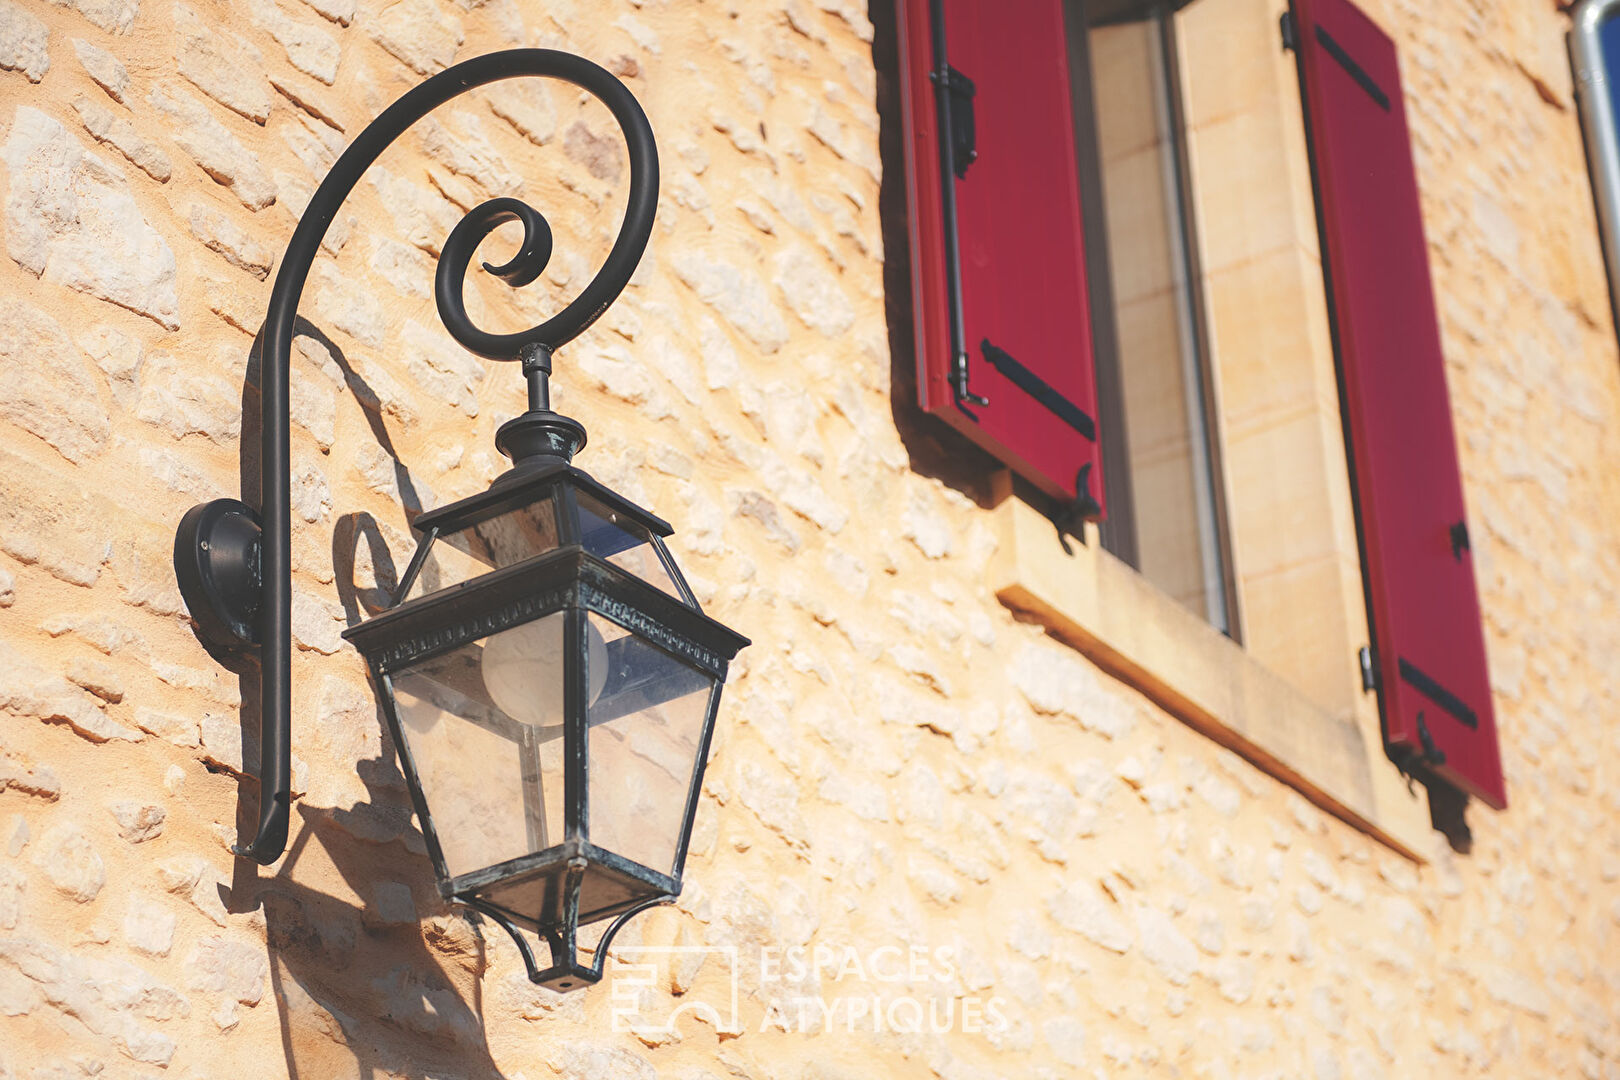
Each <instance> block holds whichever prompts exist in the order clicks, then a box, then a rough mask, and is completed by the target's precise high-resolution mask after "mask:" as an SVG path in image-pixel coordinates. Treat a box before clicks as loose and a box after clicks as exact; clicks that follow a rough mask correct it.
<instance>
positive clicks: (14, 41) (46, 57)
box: [0, 0, 51, 83]
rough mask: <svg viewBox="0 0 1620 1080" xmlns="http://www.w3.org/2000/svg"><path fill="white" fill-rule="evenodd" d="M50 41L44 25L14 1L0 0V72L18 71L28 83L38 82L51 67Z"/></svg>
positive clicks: (48, 32)
mask: <svg viewBox="0 0 1620 1080" xmlns="http://www.w3.org/2000/svg"><path fill="white" fill-rule="evenodd" d="M49 39H50V31H49V30H48V29H46V26H45V24H44V23H42V22H40V21H39V20H38V19H36V18H34V16H32V15H30V14H29V13H28V12H26V11H24V10H23V9H22V8H21V7H19V6H17V4H16V3H15V2H14V0H0V68H4V69H6V70H7V71H20V72H22V73H23V74H24V75H26V76H28V81H29V82H34V83H37V82H39V80H41V79H43V78H44V77H45V72H47V71H49V70H50V67H51V55H50V51H49V49H48V47H47V46H48V44H49Z"/></svg>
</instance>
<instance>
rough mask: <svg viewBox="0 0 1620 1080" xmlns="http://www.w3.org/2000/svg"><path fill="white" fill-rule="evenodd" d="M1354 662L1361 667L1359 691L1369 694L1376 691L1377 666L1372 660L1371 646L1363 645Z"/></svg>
mask: <svg viewBox="0 0 1620 1080" xmlns="http://www.w3.org/2000/svg"><path fill="white" fill-rule="evenodd" d="M1356 662H1357V663H1358V664H1359V665H1360V666H1361V691H1362V693H1365V694H1370V693H1372V692H1373V691H1374V690H1377V689H1378V665H1377V663H1375V662H1374V660H1373V651H1372V646H1371V645H1363V646H1362V647H1361V648H1360V650H1358V651H1357V652H1356Z"/></svg>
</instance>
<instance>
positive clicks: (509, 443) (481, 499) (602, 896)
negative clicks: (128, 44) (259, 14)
mask: <svg viewBox="0 0 1620 1080" xmlns="http://www.w3.org/2000/svg"><path fill="white" fill-rule="evenodd" d="M519 76H544V77H551V78H556V79H561V80H563V81H566V82H569V83H572V84H574V85H576V86H579V87H581V88H582V89H584V90H586V91H588V92H589V93H591V94H593V95H594V96H595V97H597V98H598V99H599V100H601V101H602V102H603V103H604V104H605V105H606V106H607V107H608V109H609V110H610V111H611V112H612V114H613V116H614V117H615V119H616V120H617V121H618V123H619V126H620V128H621V130H622V131H623V133H624V136H625V142H626V144H627V147H628V149H629V157H630V191H629V197H628V200H627V205H626V209H625V219H624V223H623V225H622V227H621V229H620V232H619V235H618V237H617V238H616V240H615V242H614V245H613V248H612V250H611V251H610V252H609V254H608V257H607V260H606V262H605V263H604V265H603V267H602V269H601V271H600V272H599V273H598V274H597V276H596V277H595V278H594V279H593V280H592V281H591V282H590V283H589V284H588V285H587V286H586V287H585V289H584V290H583V292H581V294H580V295H579V296H578V297H576V298H575V299H574V300H573V301H572V302H571V303H569V304H568V305H567V306H566V307H565V308H564V309H563V310H562V311H561V312H559V313H558V314H557V315H555V316H553V317H552V318H551V319H549V320H547V321H546V322H544V323H542V324H541V325H539V326H537V327H534V328H532V329H530V330H528V331H524V332H522V333H514V334H491V333H488V332H486V331H484V330H482V329H480V328H479V327H477V326H475V325H474V324H473V322H472V321H471V320H470V319H469V318H468V316H467V311H466V307H465V305H464V303H463V300H462V288H463V282H464V278H465V275H466V272H467V270H468V268H469V267H470V265H471V262H472V259H473V256H474V254H475V252H476V250H477V248H478V245H479V243H480V242H481V241H482V240H483V239H484V238H485V237H486V236H488V235H489V233H490V232H492V231H493V230H494V229H496V228H497V227H499V226H500V225H502V224H505V223H507V222H513V221H515V222H519V223H521V224H522V226H523V243H522V246H521V248H520V249H519V251H518V252H517V254H516V255H514V256H513V257H512V258H511V259H509V260H508V261H507V262H506V263H504V264H502V265H499V266H492V265H490V264H488V263H485V264H484V269H485V270H486V271H488V272H489V273H491V274H494V275H495V276H497V277H499V278H501V279H502V280H504V281H506V282H507V283H508V284H509V285H511V286H513V287H521V286H523V285H527V284H529V283H530V282H532V281H534V280H535V278H537V277H538V276H539V274H540V273H541V271H542V270H543V269H544V267H545V265H546V262H547V260H548V259H549V258H550V255H551V247H552V239H551V229H550V226H549V225H548V224H547V222H546V220H545V218H544V217H543V216H541V214H540V213H539V212H538V211H536V210H534V209H533V208H531V207H529V206H527V205H526V204H524V203H522V202H520V201H518V200H516V199H511V198H500V199H493V200H490V201H489V202H486V203H483V204H481V205H479V206H477V207H474V208H473V209H472V210H471V211H469V212H468V213H467V215H466V216H465V217H464V218H463V219H462V220H461V221H460V222H459V223H458V224H457V225H456V226H455V228H454V229H453V230H452V231H451V233H450V236H449V237H448V238H447V239H446V240H445V242H444V246H443V252H442V254H441V256H440V258H439V265H438V271H437V275H436V280H435V299H436V301H437V305H438V310H439V315H440V318H441V319H442V320H443V322H444V325H445V328H446V329H447V330H448V331H449V332H450V334H451V336H453V337H454V338H455V339H456V340H457V341H458V342H460V343H461V344H462V345H463V346H464V347H466V348H467V349H468V350H470V351H471V352H473V353H476V354H477V355H479V356H483V357H486V358H488V359H493V360H509V361H519V362H520V363H521V365H522V370H523V373H524V376H525V379H526V380H527V383H528V406H529V407H528V411H527V412H525V413H523V414H522V415H521V416H518V417H516V418H515V419H512V420H509V421H508V422H507V423H505V424H503V425H502V426H501V428H500V430H499V431H498V432H497V433H496V437H495V441H496V446H497V447H498V448H499V449H500V451H501V452H502V453H503V454H505V455H506V456H507V457H508V458H510V459H511V462H512V468H511V469H510V470H508V471H507V472H506V473H504V474H502V475H501V476H500V477H498V478H496V480H495V482H494V483H493V484H492V485H491V486H490V488H489V490H488V491H485V492H482V493H480V494H477V495H474V496H471V497H470V498H466V499H462V500H460V501H459V502H455V503H452V504H449V505H447V506H443V507H439V508H437V509H435V510H432V511H430V512H427V513H423V514H419V515H417V516H416V518H415V520H414V521H413V522H412V526H413V528H414V529H415V531H416V532H417V533H418V535H419V537H420V543H419V546H418V548H417V550H416V553H415V555H414V556H413V557H412V559H411V561H410V564H409V565H408V566H407V568H406V569H405V572H404V574H403V575H402V579H401V582H400V586H399V588H398V590H396V592H395V593H394V595H393V596H392V597H390V598H389V600H390V606H389V609H388V610H387V611H385V612H384V613H382V614H380V615H378V616H377V617H375V618H373V619H370V620H368V621H365V622H362V623H360V624H359V625H357V626H353V627H351V628H350V629H349V630H348V631H346V632H345V634H344V636H345V637H346V638H348V639H349V640H350V641H351V642H352V643H353V644H354V645H355V646H356V647H357V648H358V649H359V650H360V652H361V653H362V655H363V656H364V657H365V659H366V661H367V664H368V667H369V668H370V672H371V676H372V682H373V685H374V686H375V688H376V692H377V697H378V700H379V702H380V704H381V707H382V710H383V713H384V715H385V717H386V718H387V721H388V727H389V731H390V733H391V734H392V736H393V740H394V744H395V746H396V748H397V751H398V754H399V758H400V764H401V768H402V771H403V772H404V774H405V778H406V781H407V785H408V787H409V790H410V795H411V802H412V804H413V806H414V808H415V811H416V815H417V818H418V820H419V822H420V824H421V828H422V833H423V837H424V839H425V840H426V844H427V848H428V854H429V857H430V858H431V860H432V862H433V865H434V869H435V872H436V874H437V877H438V885H439V890H440V892H441V894H442V895H443V896H444V897H445V898H446V899H447V900H453V901H457V902H459V903H462V904H465V905H467V906H469V907H471V908H473V909H475V910H477V911H480V912H482V913H484V914H485V915H488V916H489V917H490V918H492V919H493V920H495V921H496V922H497V923H499V924H500V925H501V926H502V927H504V928H505V929H506V930H507V931H508V932H509V933H510V934H511V936H512V940H513V941H514V942H515V943H516V944H517V945H518V948H519V949H520V951H521V952H522V953H523V958H524V962H525V964H526V966H527V968H528V970H529V976H530V978H531V979H532V980H533V981H535V982H536V983H539V984H541V985H544V986H549V987H551V988H553V989H558V990H568V989H574V988H577V987H579V986H583V985H586V984H589V983H592V982H595V981H597V980H598V979H600V978H601V974H602V965H603V963H604V962H605V959H606V956H607V947H608V943H609V942H610V941H611V939H612V936H613V934H614V933H615V932H616V931H617V929H618V928H619V927H620V926H622V925H623V923H624V921H625V920H627V919H628V918H630V917H631V916H632V915H634V914H635V913H636V912H638V911H640V910H642V909H643V908H645V907H647V906H649V905H651V904H656V903H661V902H666V901H668V900H670V899H672V898H673V897H674V896H676V895H677V894H678V893H679V892H680V888H681V874H682V870H683V868H684V865H685V859H686V846H687V841H688V839H689V837H690V835H691V830H692V820H693V816H694V814H695V812H696V807H697V798H698V793H699V790H700V788H701V783H702V776H703V768H704V763H705V760H706V758H707V753H708V746H709V740H710V735H711V733H712V730H713V725H714V718H715V714H716V712H717V710H718V707H719V700H720V689H721V686H722V684H723V683H724V681H725V675H726V668H727V665H728V664H729V663H730V661H731V659H732V658H733V657H734V656H735V655H736V653H737V651H738V650H739V649H741V648H742V647H743V646H745V645H747V644H748V642H747V640H746V639H745V638H743V637H741V636H740V635H738V634H736V633H735V632H733V631H732V630H730V629H728V628H726V627H725V626H722V625H721V624H720V623H718V622H715V621H714V620H713V619H711V618H709V617H708V616H706V615H704V614H703V612H702V610H701V609H700V607H699V605H698V603H697V600H696V599H695V598H694V597H693V595H692V592H691V590H690V589H689V588H688V587H687V586H686V583H685V581H684V579H683V578H682V576H681V573H680V570H679V568H678V567H677V566H676V565H675V562H674V560H673V558H672V557H671V556H670V553H669V551H668V549H667V548H666V547H665V545H664V537H666V536H668V535H670V533H671V531H672V530H671V528H670V526H669V525H668V524H666V523H665V522H664V521H662V520H661V519H659V518H658V517H656V516H654V515H653V514H650V513H648V512H647V511H646V510H643V509H641V508H640V507H638V506H636V505H635V504H634V503H632V502H630V501H629V500H627V499H625V498H624V497H622V496H620V495H618V494H617V493H615V492H613V491H612V490H610V489H608V488H606V487H604V486H603V485H601V484H599V483H597V482H596V481H595V480H593V479H592V478H591V477H590V476H589V475H587V474H586V473H584V472H582V471H581V470H579V469H578V468H576V467H575V466H574V465H573V464H572V459H573V456H574V454H575V453H577V452H578V451H579V450H580V449H581V448H583V447H584V445H585V441H586V434H585V429H584V428H583V427H582V426H581V425H580V424H579V423H578V422H577V421H575V420H572V419H570V418H568V417H565V416H562V415H560V414H558V413H556V412H554V411H552V409H551V402H550V387H549V380H550V376H551V368H552V354H553V352H554V350H556V349H558V348H560V347H561V346H563V345H565V344H566V343H568V342H569V341H571V340H573V339H574V338H575V337H576V336H578V335H579V334H580V333H581V332H582V331H584V330H585V329H586V328H587V327H588V326H590V325H591V323H593V322H594V321H595V320H596V319H597V318H599V317H600V316H601V314H602V313H603V312H604V311H605V310H606V309H607V307H608V306H609V305H610V304H611V303H612V302H613V300H614V299H615V298H616V297H617V296H618V295H619V293H620V292H621V291H622V290H623V288H624V286H625V285H626V284H627V283H628V281H629V279H630V276H631V274H632V273H633V272H634V270H635V267H636V263H637V262H638V261H639V260H640V257H641V254H642V252H643V251H644V250H645V248H646V244H647V239H648V237H649V236H650V234H651V231H652V221H653V214H654V211H655V209H656V204H657V196H658V160H657V151H656V148H655V146H654V143H653V136H652V129H651V127H650V126H649V125H648V123H647V118H646V115H645V114H644V113H643V112H642V110H641V107H640V106H639V105H638V104H637V103H636V101H635V98H634V97H633V96H632V95H631V94H630V92H629V91H628V90H627V89H626V88H625V87H624V85H623V84H622V83H620V82H619V81H618V80H617V79H615V78H614V77H613V76H612V75H610V74H609V73H608V72H607V71H605V70H603V69H602V68H600V67H597V66H596V65H595V64H592V63H590V62H588V61H586V60H583V59H581V58H579V57H576V56H572V55H569V54H567V53H561V52H555V51H552V50H547V49H514V50H508V51H505V52H499V53H491V54H489V55H486V56H481V57H477V58H475V59H472V60H468V61H466V62H464V63H461V64H458V65H456V66H455V67H452V68H449V69H447V70H446V71H444V72H442V73H440V74H439V75H436V76H434V77H433V78H431V79H429V80H427V81H426V82H424V83H422V84H421V85H420V86H418V87H416V88H415V89H413V90H411V91H409V92H407V93H406V94H405V95H404V96H403V97H401V98H400V99H399V100H398V101H397V102H395V103H394V104H393V105H391V106H389V108H387V109H386V110H384V112H383V113H382V114H381V115H380V116H379V117H378V118H377V119H376V120H375V121H374V122H373V123H372V124H371V126H370V127H368V128H366V130H365V131H363V132H362V133H361V134H360V136H359V137H358V138H357V139H356V140H355V141H354V143H353V144H351V145H350V146H349V148H348V149H347V150H345V151H344V152H343V154H342V155H341V156H340V157H339V158H338V160H337V161H336V162H335V163H334V165H333V166H332V170H331V172H330V173H329V174H328V175H327V177H326V179H325V180H324V181H323V182H322V183H321V186H320V187H319V189H318V190H317V191H316V193H315V195H314V197H313V198H312V199H311V200H310V203H309V206H308V207H307V208H306V209H305V211H304V214H303V216H302V218H301V219H300V221H299V224H298V228H297V230H296V231H295V232H294V234H293V238H292V240H291V242H290V243H289V244H288V247H287V251H286V253H285V254H284V255H283V257H282V260H281V268H280V270H279V271H278V273H277V277H276V282H275V287H274V289H273V291H272V293H271V298H270V305H269V311H268V313H267V316H266V319H265V326H264V332H263V336H262V347H261V358H262V364H261V379H260V387H261V416H262V419H261V430H260V439H261V460H260V485H259V492H260V497H261V500H262V505H261V511H262V518H261V514H260V513H259V512H256V511H255V510H254V509H253V508H252V507H250V506H248V505H247V504H245V503H242V502H238V501H236V500H232V499H219V500H215V501H213V502H210V503H205V504H202V505H199V506H196V507H193V508H192V509H191V510H190V511H188V512H187V514H186V516H185V518H184V520H183V521H182V522H181V524H180V528H179V531H178V533H177V535H176V538H175V572H176V576H177V578H178V581H179V584H180V590H181V593H182V595H183V596H184V598H185V601H186V606H187V608H188V609H189V611H190V612H191V614H192V617H193V619H194V620H195V621H196V624H197V631H198V634H199V636H200V637H202V638H203V639H205V640H206V641H207V642H208V643H209V644H210V645H211V646H212V647H213V649H215V650H216V651H224V652H229V653H234V654H236V655H238V656H242V655H249V656H251V655H256V656H257V658H258V661H259V667H260V672H259V675H260V686H261V694H260V720H261V731H262V736H261V740H260V753H261V768H260V770H259V777H260V805H259V821H258V827H257V831H256V834H255V836H254V838H253V840H252V841H251V842H250V843H249V844H246V845H242V846H239V847H238V848H237V849H236V851H237V854H238V855H241V856H244V857H246V858H251V859H254V860H255V861H257V862H260V863H264V864H269V863H271V862H274V861H275V860H276V859H277V858H278V857H279V856H280V855H281V853H282V851H283V849H284V848H285V846H286V841H287V831H288V819H289V810H290V803H291V743H290V738H291V736H290V713H291V663H290V661H291V621H292V620H291V609H292V587H291V576H290V575H291V540H290V516H291V515H290V509H291V507H290V501H291V500H290V490H289V438H290V437H289V399H288V382H289V365H290V354H291V346H292V339H293V335H294V332H295V327H296V320H297V306H298V299H299V296H300V294H301V293H302V290H303V286H304V282H305V280H306V279H307V277H308V275H309V270H310V266H311V264H312V263H313V261H314V259H315V256H316V254H317V252H318V250H319V247H320V242H321V239H322V237H323V236H324V234H325V232H326V229H327V227H328V226H329V225H330V223H331V222H332V220H333V219H334V217H335V216H336V214H337V211H338V209H339V207H340V206H341V204H342V202H343V200H344V199H345V198H346V197H347V195H348V194H349V192H350V191H351V190H352V189H353V188H354V186H355V184H356V183H357V182H358V181H359V179H360V177H361V176H362V175H363V174H364V172H365V171H366V169H367V168H368V167H369V166H370V165H371V163H372V162H373V161H375V160H376V158H377V157H378V156H379V155H380V154H381V153H382V151H383V150H384V149H386V148H387V147H388V146H389V145H390V144H391V143H392V142H393V141H394V140H395V139H396V138H397V137H398V136H399V135H400V134H402V133H403V132H404V131H405V130H406V129H407V128H409V127H410V126H411V125H412V124H414V123H415V122H416V121H417V120H419V119H421V118H422V117H424V116H426V115H427V114H428V113H429V112H431V111H432V110H433V109H435V108H437V107H438V106H439V105H441V104H443V103H445V102H446V101H449V100H450V99H452V98H454V97H456V96H458V95H460V94H463V93H466V92H467V91H469V90H473V89H475V88H477V87H480V86H484V85H487V84H489V83H493V82H498V81H500V80H503V79H507V78H514V77H519ZM396 460H397V459H396ZM608 919H611V920H613V921H612V922H611V923H610V924H609V925H608V928H607V930H606V931H604V934H603V938H602V940H601V941H600V942H599V943H598V946H597V950H596V955H595V959H594V962H593V963H591V964H589V965H587V964H585V963H583V962H582V961H581V960H580V959H579V957H578V950H577V947H576V931H577V928H578V927H579V926H580V925H581V924H584V923H589V922H595V921H600V920H608ZM520 927H523V928H527V929H529V930H532V931H534V932H535V933H537V934H539V935H540V936H541V937H542V938H543V939H544V940H545V942H546V943H547V946H548V948H549V950H550V958H549V963H547V964H546V965H545V966H544V967H541V966H540V965H539V964H538V963H537V962H536V960H535V958H534V955H533V952H532V950H531V948H530V946H529V944H528V942H527V940H526V939H525V937H524V936H523V935H522V934H521V933H520V932H519V928H520Z"/></svg>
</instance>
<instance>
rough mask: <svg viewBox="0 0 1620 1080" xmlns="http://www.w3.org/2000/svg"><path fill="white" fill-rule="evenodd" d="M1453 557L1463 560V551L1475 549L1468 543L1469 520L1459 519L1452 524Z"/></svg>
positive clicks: (1459, 560)
mask: <svg viewBox="0 0 1620 1080" xmlns="http://www.w3.org/2000/svg"><path fill="white" fill-rule="evenodd" d="M1450 531H1451V557H1452V558H1453V559H1456V560H1457V561H1458V562H1462V553H1463V552H1465V551H1467V552H1472V551H1473V550H1474V549H1473V547H1471V546H1470V545H1469V543H1468V522H1466V521H1459V522H1456V523H1455V524H1453V525H1452V526H1451V530H1450Z"/></svg>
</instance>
